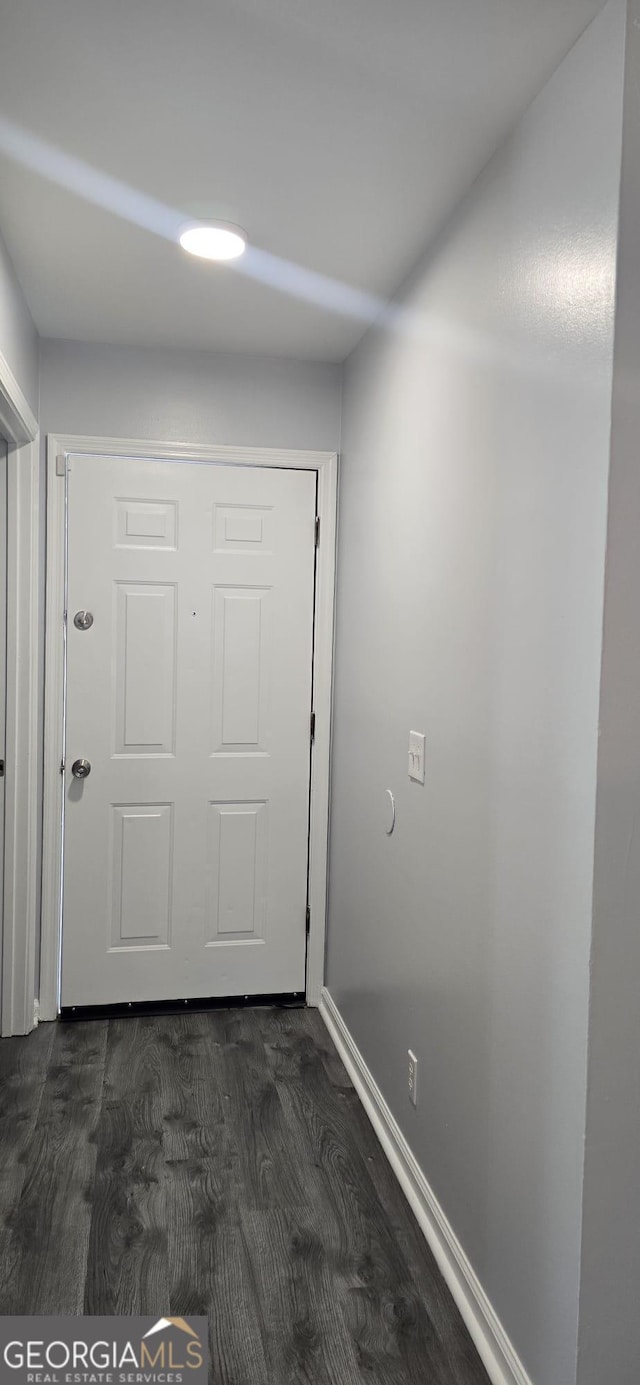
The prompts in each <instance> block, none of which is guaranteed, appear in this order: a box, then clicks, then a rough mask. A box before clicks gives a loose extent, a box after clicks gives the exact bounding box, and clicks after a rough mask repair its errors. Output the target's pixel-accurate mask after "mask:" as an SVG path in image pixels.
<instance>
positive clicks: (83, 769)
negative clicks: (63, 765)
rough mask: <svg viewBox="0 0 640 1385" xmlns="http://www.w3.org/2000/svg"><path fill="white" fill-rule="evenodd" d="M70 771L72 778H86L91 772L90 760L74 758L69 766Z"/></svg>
mask: <svg viewBox="0 0 640 1385" xmlns="http://www.w3.org/2000/svg"><path fill="white" fill-rule="evenodd" d="M71 773H72V775H73V777H74V779H88V778H89V775H90V774H91V761H90V760H74V762H73V764H72V766H71Z"/></svg>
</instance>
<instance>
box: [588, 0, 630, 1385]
mask: <svg viewBox="0 0 640 1385" xmlns="http://www.w3.org/2000/svg"><path fill="white" fill-rule="evenodd" d="M627 33H628V39H627V66H626V80H625V106H624V151H623V164H622V188H621V201H620V236H619V245H618V284H617V308H616V340H615V356H614V390H613V427H612V440H611V473H610V482H609V529H608V544H607V567H606V585H605V607H604V653H603V664H602V691H601V702H600V742H599V753H598V797H597V811H596V850H595V888H594V921H593V946H592V957H591V1011H590V1024H589V1067H588V1101H587V1129H586V1140H585V1144H586V1160H585V1182H584V1215H583V1238H582V1275H583V1278H582V1292H581V1302H580V1346H579V1371H578V1379H579V1382H580V1385H602V1383H603V1382H604V1381H611V1385H613V1382H614V1381H615V1385H637V1382H638V1379H640V1312H639V1305H640V923H639V921H640V839H639V828H640V620H639V618H638V607H639V601H640V596H639V594H640V533H639V530H640V465H639V463H638V439H639V438H640V244H639V240H638V229H639V227H640V84H639V82H638V74H639V73H640V2H639V0H631V3H630V4H629V21H628V28H627Z"/></svg>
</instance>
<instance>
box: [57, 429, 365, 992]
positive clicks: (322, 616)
mask: <svg viewBox="0 0 640 1385" xmlns="http://www.w3.org/2000/svg"><path fill="white" fill-rule="evenodd" d="M72 456H90V457H93V458H95V461H96V464H97V465H99V463H100V458H101V457H131V458H137V459H143V460H145V461H163V460H164V461H171V462H196V463H197V462H200V463H203V462H204V463H206V462H220V463H226V464H227V465H230V464H231V465H233V466H267V467H286V468H296V469H299V470H305V471H315V472H317V474H318V517H319V520H320V546H319V549H318V553H317V567H316V604H315V622H314V661H313V709H314V711H315V714H316V724H315V743H314V748H313V756H312V763H311V819H310V835H309V841H310V845H309V905H310V910H311V919H310V931H309V939H308V948H307V1003H308V1004H309V1005H315V1006H317V1005H319V1003H320V995H321V991H322V986H323V984H324V950H325V926H326V907H327V847H328V825H329V763H330V748H331V747H330V737H331V688H332V668H333V608H334V586H335V552H336V496H337V480H338V458H337V455H336V453H335V452H298V451H295V452H293V451H285V450H284V449H279V448H261V447H200V446H189V445H188V444H180V443H166V442H146V441H144V442H143V441H141V440H140V439H135V438H133V439H132V438H87V437H73V436H71V437H69V436H64V437H60V436H57V437H52V436H49V437H48V438H47V610H46V656H45V657H46V665H45V713H44V717H45V721H44V743H45V764H44V824H43V845H42V852H43V860H42V952H41V960H40V1001H39V1015H40V1019H55V1017H56V1014H57V1012H58V1002H59V985H60V979H59V972H60V945H61V928H62V917H61V903H62V782H61V775H60V764H61V761H62V759H63V755H64V744H63V696H64V687H63V674H64V658H63V628H64V567H65V537H66V515H65V503H64V492H65V487H64V479H63V475H60V473H61V472H62V473H64V467H63V466H61V465H60V464H59V462H58V459H59V458H68V457H72Z"/></svg>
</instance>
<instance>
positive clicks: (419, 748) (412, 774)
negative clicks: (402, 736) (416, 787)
mask: <svg viewBox="0 0 640 1385" xmlns="http://www.w3.org/2000/svg"><path fill="white" fill-rule="evenodd" d="M409 778H410V779H415V780H416V782H417V783H418V784H424V735H423V734H422V732H421V731H410V732H409Z"/></svg>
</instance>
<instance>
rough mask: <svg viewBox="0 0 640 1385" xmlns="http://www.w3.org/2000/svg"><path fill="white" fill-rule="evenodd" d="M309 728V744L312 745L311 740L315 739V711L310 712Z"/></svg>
mask: <svg viewBox="0 0 640 1385" xmlns="http://www.w3.org/2000/svg"><path fill="white" fill-rule="evenodd" d="M309 730H310V732H311V744H312V745H313V742H314V741H315V738H316V714H315V712H312V713H311V718H310V725H309Z"/></svg>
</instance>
